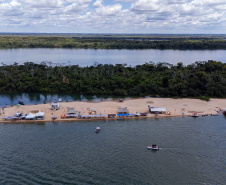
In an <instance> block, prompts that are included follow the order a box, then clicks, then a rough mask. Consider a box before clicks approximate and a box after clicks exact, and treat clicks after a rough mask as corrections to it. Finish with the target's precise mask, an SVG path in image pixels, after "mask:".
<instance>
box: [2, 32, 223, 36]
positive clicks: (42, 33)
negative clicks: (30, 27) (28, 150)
mask: <svg viewBox="0 0 226 185" xmlns="http://www.w3.org/2000/svg"><path fill="white" fill-rule="evenodd" d="M0 34H15V35H16V34H35V35H38V34H40V35H44V34H50V35H51V34H52V35H57V34H60V35H63V34H68V35H79V34H80V35H108V36H110V35H226V34H223V33H50V32H46V33H44V32H41V33H39V32H0Z"/></svg>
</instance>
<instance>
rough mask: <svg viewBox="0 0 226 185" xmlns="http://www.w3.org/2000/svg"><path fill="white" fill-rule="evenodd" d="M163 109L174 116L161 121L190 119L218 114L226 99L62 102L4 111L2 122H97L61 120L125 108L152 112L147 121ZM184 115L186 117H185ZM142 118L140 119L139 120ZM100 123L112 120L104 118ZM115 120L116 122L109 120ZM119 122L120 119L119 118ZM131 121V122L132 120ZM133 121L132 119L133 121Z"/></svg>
mask: <svg viewBox="0 0 226 185" xmlns="http://www.w3.org/2000/svg"><path fill="white" fill-rule="evenodd" d="M149 106H150V107H161V108H165V109H166V111H167V112H169V113H170V115H167V114H158V115H157V117H177V116H190V115H191V114H192V113H198V115H200V116H201V115H203V114H209V115H210V114H217V113H218V112H217V111H219V110H220V109H222V108H225V107H226V99H210V101H208V102H207V101H203V100H198V99H172V98H139V99H129V100H124V101H123V102H119V101H104V102H98V103H93V102H81V101H74V102H60V109H59V110H51V104H50V103H48V104H38V105H20V106H18V105H14V106H11V107H6V108H4V110H2V109H1V115H0V119H1V120H2V121H1V122H43V121H45V122H48V121H53V120H52V116H57V119H56V120H55V121H79V120H84V119H87V120H88V119H89V120H97V119H96V118H84V119H81V118H63V119H62V118H61V115H62V114H67V108H68V107H69V108H74V110H76V111H80V114H81V115H89V112H90V110H92V109H95V110H96V114H97V115H100V114H102V115H108V114H117V110H118V108H125V107H127V109H128V110H129V113H134V114H135V113H136V112H139V113H144V112H148V114H147V116H146V117H145V118H153V117H156V115H155V114H150V112H149V108H148V107H149ZM39 110H40V111H42V112H44V113H45V119H44V120H17V121H11V120H4V119H3V117H8V116H13V115H14V114H15V113H17V112H18V111H23V114H25V113H27V114H29V113H30V112H31V113H35V112H38V111H39ZM182 112H184V114H182ZM139 118H140V117H139ZM100 119H108V118H107V117H106V118H100ZM109 119H112V118H109ZM115 119H116V118H115ZM128 119H129V118H128ZM130 119H131V118H130Z"/></svg>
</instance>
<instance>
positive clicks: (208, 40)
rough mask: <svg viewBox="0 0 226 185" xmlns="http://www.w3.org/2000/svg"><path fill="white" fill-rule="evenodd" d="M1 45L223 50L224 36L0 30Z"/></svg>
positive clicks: (16, 46) (2, 46) (224, 44)
mask: <svg viewBox="0 0 226 185" xmlns="http://www.w3.org/2000/svg"><path fill="white" fill-rule="evenodd" d="M0 48H4V49H7V48H77V49H79V48H84V49H183V50H184V49H192V50H194V49H226V35H201V34H200V35H170V34H169V35H167V34H166V35H158V34H155V35H148V34H146V35H142V34H112V35H111V34H10V33H5V34H3V33H0Z"/></svg>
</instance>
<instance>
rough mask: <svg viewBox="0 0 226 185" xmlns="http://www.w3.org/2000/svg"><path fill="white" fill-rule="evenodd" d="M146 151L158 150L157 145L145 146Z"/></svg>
mask: <svg viewBox="0 0 226 185" xmlns="http://www.w3.org/2000/svg"><path fill="white" fill-rule="evenodd" d="M147 149H148V150H158V149H159V147H158V146H157V145H155V144H153V145H151V146H147Z"/></svg>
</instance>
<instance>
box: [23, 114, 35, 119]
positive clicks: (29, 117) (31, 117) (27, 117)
mask: <svg viewBox="0 0 226 185" xmlns="http://www.w3.org/2000/svg"><path fill="white" fill-rule="evenodd" d="M25 119H35V115H34V114H32V113H29V114H28V115H27V116H26V117H25Z"/></svg>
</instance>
